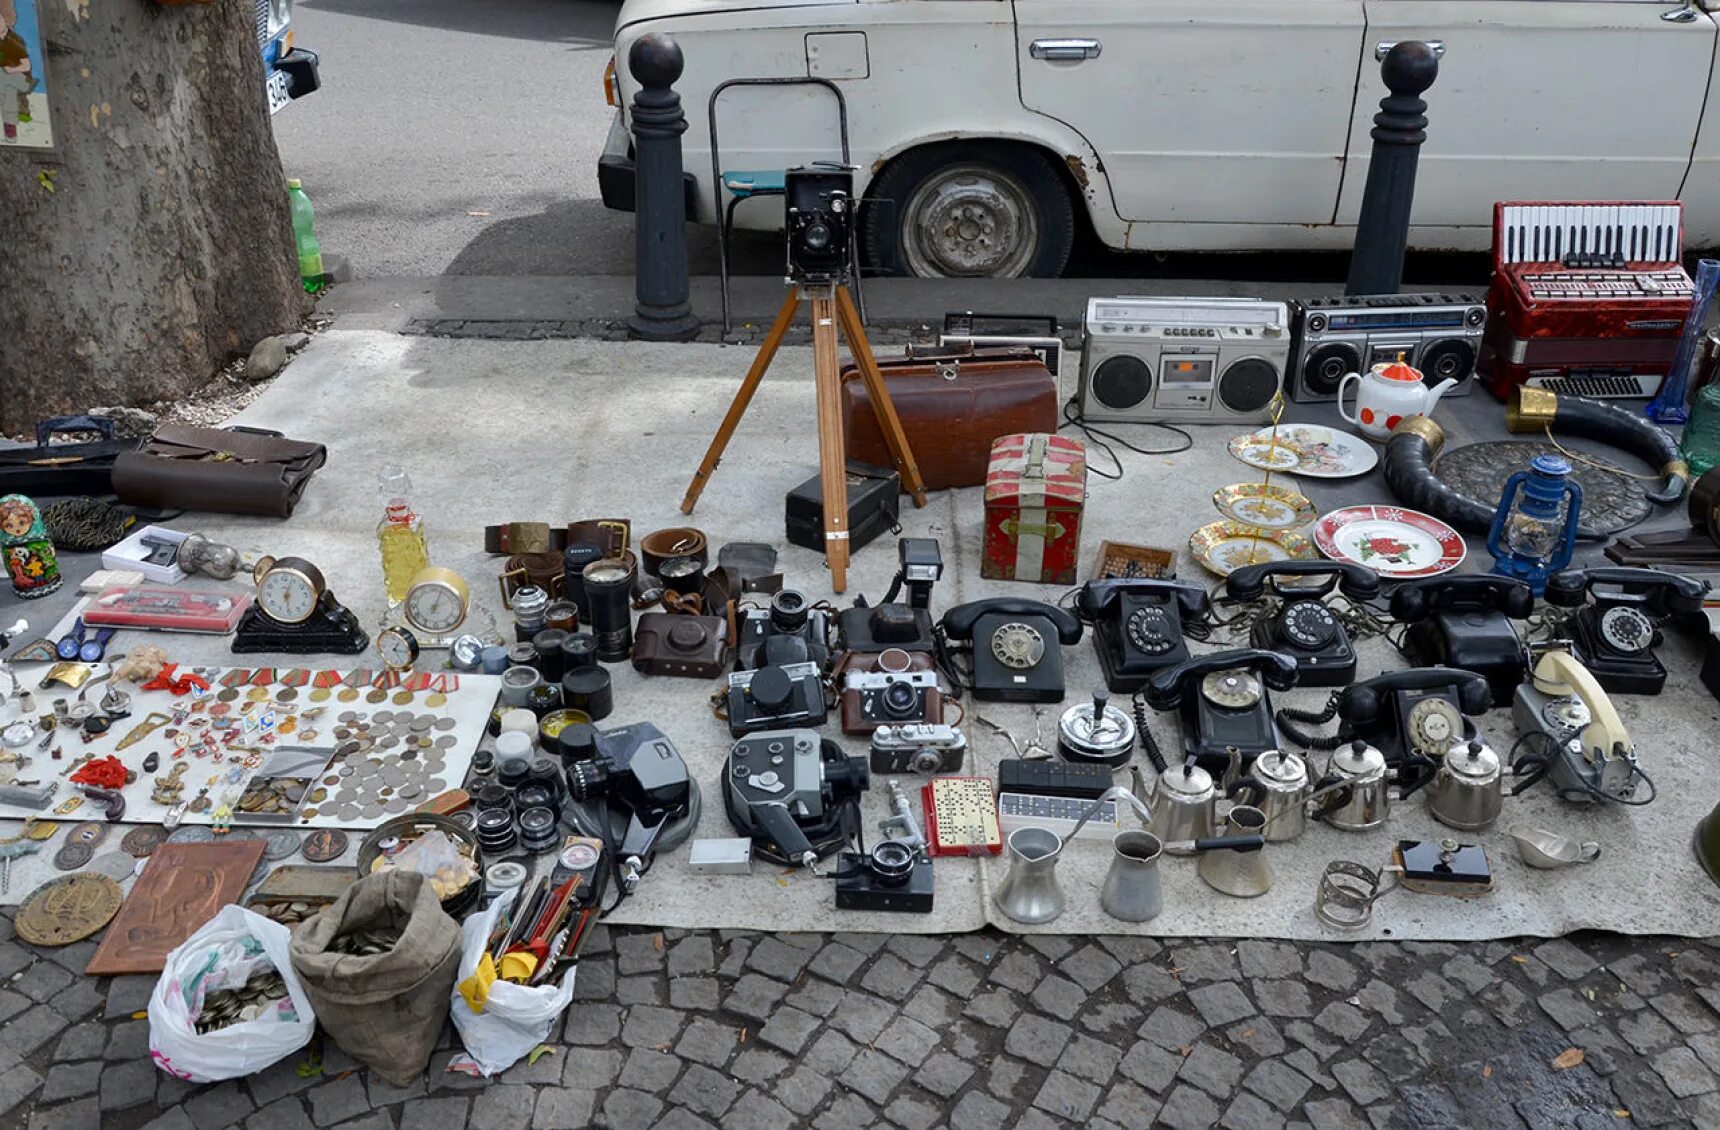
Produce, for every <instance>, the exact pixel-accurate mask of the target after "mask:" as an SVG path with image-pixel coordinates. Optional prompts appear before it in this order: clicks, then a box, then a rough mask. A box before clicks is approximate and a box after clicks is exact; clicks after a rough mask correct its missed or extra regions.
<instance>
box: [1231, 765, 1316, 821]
mask: <svg viewBox="0 0 1720 1130" xmlns="http://www.w3.org/2000/svg"><path fill="white" fill-rule="evenodd" d="M1313 793H1314V783H1313V779H1312V778H1311V777H1310V776H1309V775H1308V763H1307V762H1306V761H1303V760H1302V758H1301V757H1299V756H1297V755H1296V754H1294V753H1286V752H1284V751H1283V750H1277V749H1274V750H1268V751H1267V752H1265V753H1263V754H1261V755H1260V756H1259V757H1256V758H1255V759H1254V766H1253V768H1252V769H1250V770H1249V772H1248V776H1246V777H1239V778H1237V779H1236V780H1234V781H1232V782H1231V783H1230V787H1229V788H1227V789H1226V790H1225V795H1226V796H1228V797H1229V798H1230V799H1231V800H1234V801H1236V802H1238V803H1240V804H1245V805H1250V806H1252V807H1254V808H1258V809H1260V810H1261V811H1262V812H1264V813H1265V814H1266V828H1265V836H1266V842H1267V843H1272V844H1276V843H1284V842H1285V841H1287V840H1293V839H1295V838H1296V837H1297V836H1300V835H1301V834H1302V833H1303V832H1304V831H1306V830H1307V828H1308V801H1309V799H1310V798H1311V797H1312V796H1313Z"/></svg>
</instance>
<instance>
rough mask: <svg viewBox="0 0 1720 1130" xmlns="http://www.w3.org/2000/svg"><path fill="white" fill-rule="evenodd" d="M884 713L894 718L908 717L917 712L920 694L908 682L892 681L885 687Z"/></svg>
mask: <svg viewBox="0 0 1720 1130" xmlns="http://www.w3.org/2000/svg"><path fill="white" fill-rule="evenodd" d="M883 698H884V713H886V714H888V715H889V716H890V717H892V718H907V717H908V716H910V715H912V714H913V713H915V709H914V708H915V707H917V706H918V705H919V704H920V696H919V695H917V694H915V693H914V688H913V687H911V686H909V685H908V684H907V683H902V682H895V681H892V682H891V683H890V685H889V686H887V687H885V688H884V695H883Z"/></svg>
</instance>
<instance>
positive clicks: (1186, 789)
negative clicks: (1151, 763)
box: [1147, 761, 1218, 855]
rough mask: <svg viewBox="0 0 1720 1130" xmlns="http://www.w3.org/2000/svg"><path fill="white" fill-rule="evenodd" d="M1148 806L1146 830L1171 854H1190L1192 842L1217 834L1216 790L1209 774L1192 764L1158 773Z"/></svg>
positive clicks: (1188, 762)
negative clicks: (1151, 814) (1150, 820)
mask: <svg viewBox="0 0 1720 1130" xmlns="http://www.w3.org/2000/svg"><path fill="white" fill-rule="evenodd" d="M1147 803H1148V807H1149V808H1151V809H1152V813H1153V820H1152V824H1151V825H1150V826H1149V827H1148V829H1147V830H1148V831H1150V832H1152V834H1153V835H1155V836H1157V837H1158V838H1159V841H1160V842H1161V843H1163V844H1164V845H1165V851H1167V852H1169V853H1170V854H1172V855H1193V854H1195V852H1194V848H1193V847H1192V846H1189V845H1190V842H1191V841H1193V840H1204V839H1208V838H1210V837H1212V836H1214V835H1216V834H1217V833H1216V832H1215V830H1214V829H1215V828H1216V826H1217V824H1218V787H1217V786H1216V785H1214V784H1213V781H1212V774H1211V773H1208V772H1207V771H1206V770H1205V769H1202V768H1201V767H1200V766H1198V765H1196V764H1195V763H1194V762H1192V761H1185V762H1183V763H1182V764H1181V765H1178V766H1176V767H1174V768H1167V769H1166V770H1165V771H1164V772H1163V773H1160V774H1159V776H1158V780H1156V781H1154V782H1153V793H1152V798H1151V800H1149V801H1148V802H1147Z"/></svg>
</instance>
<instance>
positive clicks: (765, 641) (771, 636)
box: [735, 589, 830, 671]
mask: <svg viewBox="0 0 1720 1130" xmlns="http://www.w3.org/2000/svg"><path fill="white" fill-rule="evenodd" d="M738 634H739V636H740V638H739V639H738V640H737V641H736V642H735V670H736V671H746V670H751V669H756V668H759V667H765V666H774V667H784V666H788V665H790V664H796V663H811V664H814V665H815V666H817V667H818V669H819V670H820V671H822V670H823V669H824V666H825V665H826V664H827V663H828V662H829V661H830V616H829V614H828V613H826V612H825V611H824V610H823V609H822V608H814V607H812V603H811V602H810V601H808V600H807V599H806V594H805V593H803V592H800V591H798V590H797V589H783V590H782V591H781V592H779V593H776V594H775V595H774V596H772V597H771V598H770V607H769V608H768V609H766V608H747V609H744V610H743V615H742V618H741V622H740V629H739V633H738Z"/></svg>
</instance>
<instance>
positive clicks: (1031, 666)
mask: <svg viewBox="0 0 1720 1130" xmlns="http://www.w3.org/2000/svg"><path fill="white" fill-rule="evenodd" d="M1081 631H1082V628H1081V621H1080V620H1078V619H1076V618H1075V616H1074V614H1073V613H1071V612H1068V611H1066V610H1065V609H1062V608H1056V607H1053V606H1052V605H1049V604H1044V603H1042V602H1040V601H1037V600H1025V599H1022V598H1020V597H994V598H992V599H990V600H975V601H972V602H970V603H967V604H959V605H957V606H956V607H954V608H952V609H950V610H949V611H948V612H946V613H944V617H943V620H942V621H940V622H939V632H940V634H941V635H942V636H943V638H944V639H945V640H963V641H965V640H972V641H973V644H972V652H973V673H972V690H973V696H974V698H976V699H979V700H981V701H987V702H1061V701H1063V653H1062V650H1061V648H1062V647H1064V646H1067V645H1070V644H1077V643H1080V642H1081Z"/></svg>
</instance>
